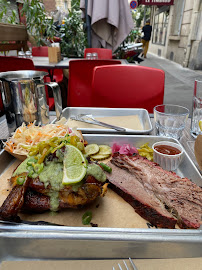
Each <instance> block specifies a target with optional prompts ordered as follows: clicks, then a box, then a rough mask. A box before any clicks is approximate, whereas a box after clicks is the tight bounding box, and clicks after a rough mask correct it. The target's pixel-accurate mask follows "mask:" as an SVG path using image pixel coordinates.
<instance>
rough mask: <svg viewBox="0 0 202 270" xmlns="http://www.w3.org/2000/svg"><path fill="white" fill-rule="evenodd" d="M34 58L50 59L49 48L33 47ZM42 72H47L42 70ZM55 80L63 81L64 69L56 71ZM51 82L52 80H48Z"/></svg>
mask: <svg viewBox="0 0 202 270" xmlns="http://www.w3.org/2000/svg"><path fill="white" fill-rule="evenodd" d="M32 56H41V57H43V56H44V57H48V47H47V46H41V47H32ZM40 70H41V69H40ZM41 71H46V72H48V71H47V69H46V70H44V69H43V70H41ZM53 80H54V81H56V82H60V81H62V80H63V70H62V69H57V68H56V69H54V75H53ZM48 81H49V82H50V78H49V79H48V78H46V82H48Z"/></svg>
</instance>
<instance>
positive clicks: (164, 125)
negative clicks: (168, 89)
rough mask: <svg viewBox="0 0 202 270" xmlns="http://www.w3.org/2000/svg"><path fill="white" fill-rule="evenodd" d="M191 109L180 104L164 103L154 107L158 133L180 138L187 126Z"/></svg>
mask: <svg viewBox="0 0 202 270" xmlns="http://www.w3.org/2000/svg"><path fill="white" fill-rule="evenodd" d="M188 116H189V110H188V109H187V108H185V107H182V106H179V105H170V104H165V105H164V104H162V105H157V106H156V107H154V121H155V128H156V134H157V135H159V136H166V137H172V138H175V139H177V140H179V139H180V138H181V136H182V131H183V130H184V128H185V125H186V121H187V118H188Z"/></svg>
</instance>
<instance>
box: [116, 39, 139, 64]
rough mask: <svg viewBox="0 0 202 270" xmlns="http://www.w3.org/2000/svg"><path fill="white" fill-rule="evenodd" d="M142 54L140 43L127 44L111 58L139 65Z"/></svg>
mask: <svg viewBox="0 0 202 270" xmlns="http://www.w3.org/2000/svg"><path fill="white" fill-rule="evenodd" d="M142 52H143V48H142V43H133V44H127V45H124V46H122V47H121V48H120V49H119V51H117V52H116V53H115V54H114V55H113V58H122V59H127V61H128V62H129V63H135V64H139V63H141V62H142V61H144V60H143V59H142V58H140V55H141V54H142Z"/></svg>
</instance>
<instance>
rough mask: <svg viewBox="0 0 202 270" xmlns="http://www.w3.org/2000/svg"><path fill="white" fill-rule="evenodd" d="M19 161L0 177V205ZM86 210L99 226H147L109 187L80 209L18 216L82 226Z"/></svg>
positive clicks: (6, 194)
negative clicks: (103, 193)
mask: <svg viewBox="0 0 202 270" xmlns="http://www.w3.org/2000/svg"><path fill="white" fill-rule="evenodd" d="M19 163H20V161H15V162H14V164H12V165H11V166H10V167H9V169H8V170H7V171H6V172H5V173H3V174H2V176H1V177H0V205H2V203H3V202H4V200H5V199H6V197H7V196H8V194H9V191H10V186H9V182H8V179H9V178H10V177H11V175H12V172H13V170H14V169H15V168H16V167H17V165H18V164H19ZM87 210H89V211H92V215H93V218H92V223H94V224H97V225H98V226H99V227H109V228H148V226H147V221H146V220H145V219H143V218H141V217H140V216H139V215H138V214H137V213H136V212H135V211H134V209H133V208H132V206H130V205H129V204H128V203H126V202H125V201H124V200H123V199H122V198H121V197H120V196H118V195H117V194H116V193H115V192H113V191H112V190H110V189H109V188H108V191H107V194H106V195H105V197H104V198H98V199H97V200H96V201H95V202H94V203H93V204H92V205H89V206H85V207H84V208H83V209H80V210H75V209H74V210H73V209H67V210H63V211H61V212H58V213H51V212H46V213H43V214H20V217H21V218H22V219H23V220H28V221H42V220H43V221H47V222H52V223H56V224H60V225H66V226H74V227H80V226H82V227H84V225H83V224H82V215H83V214H84V213H85V212H86V211H87ZM87 226H91V225H87Z"/></svg>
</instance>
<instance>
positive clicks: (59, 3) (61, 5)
mask: <svg viewBox="0 0 202 270" xmlns="http://www.w3.org/2000/svg"><path fill="white" fill-rule="evenodd" d="M43 3H44V6H45V9H46V11H47V12H49V13H51V12H54V11H55V10H57V9H60V10H62V11H64V12H67V11H68V9H70V8H71V0H43Z"/></svg>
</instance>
